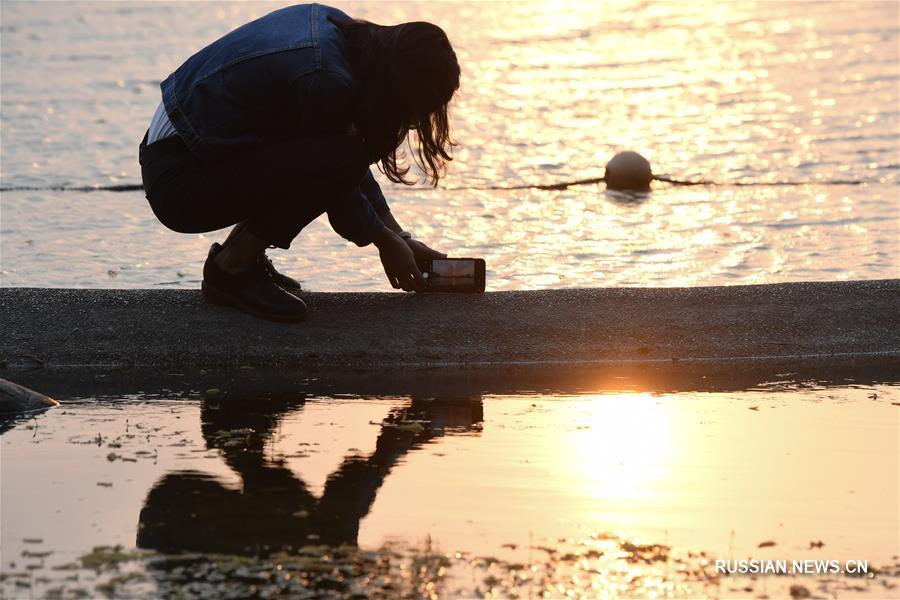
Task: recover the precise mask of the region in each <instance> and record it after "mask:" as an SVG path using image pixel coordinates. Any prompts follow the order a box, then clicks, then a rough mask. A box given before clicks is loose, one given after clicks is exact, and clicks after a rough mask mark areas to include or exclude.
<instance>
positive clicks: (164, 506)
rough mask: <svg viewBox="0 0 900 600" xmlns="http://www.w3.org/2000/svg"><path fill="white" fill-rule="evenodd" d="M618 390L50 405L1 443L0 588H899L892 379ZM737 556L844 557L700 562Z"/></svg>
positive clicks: (198, 389)
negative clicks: (769, 567)
mask: <svg viewBox="0 0 900 600" xmlns="http://www.w3.org/2000/svg"><path fill="white" fill-rule="evenodd" d="M621 383H622V385H621V387H620V390H628V391H620V390H610V389H609V386H606V388H605V389H599V388H598V389H597V390H595V391H590V390H584V389H582V390H580V391H578V393H561V392H559V391H557V392H555V393H551V392H547V391H544V392H541V393H518V392H517V393H487V392H484V391H481V392H470V393H461V394H456V395H454V397H452V398H451V397H435V396H434V395H433V394H434V393H436V391H433V392H431V393H429V392H427V391H423V390H427V387H428V386H427V385H419V386H417V387H416V391H415V392H414V393H412V394H399V393H390V394H385V393H379V394H368V393H364V394H347V393H338V392H333V393H329V394H322V393H315V390H313V389H312V388H310V386H306V387H305V388H304V387H303V386H299V387H297V388H295V389H291V390H288V391H286V392H278V393H271V392H269V393H259V392H256V393H252V392H250V391H246V390H242V391H240V392H239V393H238V392H235V391H233V390H232V389H230V387H229V386H228V384H227V382H226V383H224V384H221V385H222V387H221V388H215V389H214V388H211V387H205V386H206V385H207V384H202V382H201V383H200V384H198V383H194V384H192V385H191V386H187V388H183V389H185V390H186V391H180V392H179V391H171V392H153V393H143V394H125V393H122V394H118V395H105V396H93V397H78V398H74V397H73V398H61V399H62V401H63V403H62V405H61V406H60V407H58V408H56V409H54V410H50V411H47V412H45V413H41V414H38V415H34V416H32V417H31V418H28V419H26V420H20V421H18V422H16V423H14V424H12V426H11V428H10V429H9V430H7V431H6V432H5V433H3V434H2V438H0V443H2V525H3V528H2V529H3V530H2V557H0V560H2V563H0V573H2V575H0V590H2V591H3V597H10V598H13V597H49V596H54V595H55V596H60V597H77V596H79V595H82V596H90V597H95V596H98V595H101V596H102V595H105V596H116V597H121V596H128V597H156V596H159V595H166V596H168V595H176V596H183V597H246V596H247V595H254V594H256V595H259V596H263V597H267V596H272V595H277V594H280V593H281V594H285V593H286V594H294V595H298V596H302V595H303V594H310V595H316V594H318V595H329V594H332V595H335V596H350V595H353V594H357V595H358V596H359V597H363V596H372V597H385V598H387V597H399V596H410V597H438V596H442V597H446V596H466V597H469V596H475V595H477V596H485V595H488V596H494V597H541V596H544V597H561V596H566V595H569V596H576V597H577V596H582V597H603V596H606V597H617V596H620V597H691V596H695V597H729V598H730V597H748V598H762V597H786V596H790V597H795V598H803V597H828V598H831V597H841V598H845V597H855V596H860V597H867V598H894V597H898V596H900V591H898V590H900V588H898V587H897V585H898V581H900V580H898V574H900V563H898V556H897V555H898V545H900V533H898V532H900V516H898V510H897V507H898V506H900V486H898V481H900V453H898V442H900V386H898V385H897V384H896V383H891V382H888V383H884V382H875V383H859V382H858V381H857V382H847V383H843V384H841V385H829V386H824V385H821V384H820V383H818V382H815V381H805V382H804V383H802V384H798V383H797V382H792V381H789V380H783V381H780V382H779V383H770V384H767V385H763V386H755V387H754V389H751V390H746V391H652V390H646V391H643V390H641V389H638V388H640V386H632V385H630V384H629V382H628V381H627V380H623V381H621ZM98 385H99V384H98ZM179 385H183V384H177V385H176V384H173V385H172V388H173V390H178V389H182V388H180V387H179ZM319 387H320V389H321V386H319ZM476 387H478V386H476ZM481 387H483V386H481ZM437 389H445V388H444V387H443V386H438V387H436V388H435V390H437ZM742 559H754V560H759V561H779V560H785V561H787V563H788V566H789V567H790V566H791V565H792V561H801V560H807V559H810V560H817V561H835V563H836V564H837V565H838V570H839V571H840V572H838V573H834V572H824V573H819V574H797V573H789V574H786V575H769V574H764V575H753V576H751V575H750V574H743V575H740V574H738V575H725V574H721V573H717V572H716V568H715V565H716V562H715V561H716V560H729V561H738V560H742ZM848 561H867V567H868V568H867V569H866V572H864V573H860V574H851V573H849V572H848V569H849V570H852V568H853V565H854V564H855V563H853V562H849V563H848ZM729 564H737V563H729ZM758 564H775V565H777V564H778V563H764V562H762V563H758ZM823 564H824V563H823ZM825 570H826V571H827V569H825Z"/></svg>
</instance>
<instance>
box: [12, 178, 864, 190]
mask: <svg viewBox="0 0 900 600" xmlns="http://www.w3.org/2000/svg"><path fill="white" fill-rule="evenodd" d="M605 180H606V179H605V178H604V177H592V178H590V179H576V180H575V181H563V182H560V183H550V184H538V183H530V184H523V185H512V186H470V187H455V188H438V189H440V190H442V191H451V192H453V191H466V190H550V191H553V190H565V189H568V188H570V187H574V186H579V185H592V184H597V183H603V182H604V181H605ZM653 180H654V181H660V182H663V183H669V184H671V185H681V186H687V185H715V186H721V187H729V186H738V187H748V186H758V187H765V186H801V185H865V184H867V183H880V182H879V181H876V180H865V179H823V180H814V181H730V182H720V181H710V180H706V179H701V180H695V181H685V180H681V179H675V178H673V177H668V176H666V175H654V176H653ZM143 189H144V186H143V185H141V184H139V183H128V184H122V185H79V186H66V185H51V186H28V185H25V186H3V187H0V192H37V191H46V192H139V191H142V190H143ZM418 189H423V190H428V189H434V188H418Z"/></svg>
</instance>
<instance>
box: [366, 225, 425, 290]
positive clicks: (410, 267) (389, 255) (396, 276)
mask: <svg viewBox="0 0 900 600" xmlns="http://www.w3.org/2000/svg"><path fill="white" fill-rule="evenodd" d="M375 245H376V246H377V247H378V254H379V256H380V257H381V266H382V267H384V274H385V275H387V278H388V281H390V282H391V286H393V287H394V288H395V289H401V288H402V289H403V290H405V291H407V292H412V291H416V292H423V291H425V278H424V277H422V272H421V271H420V270H419V267H418V266H417V265H416V259H417V256H416V254H415V252H414V251H413V249H412V248H411V247H410V245H409V244H407V242H405V241H404V240H403V239H402V238H401V237H400V236H398V235H397V234H396V233H394V232H393V231H391V230H390V229H388V228H387V227H385V228H384V229H383V230H382V231H381V233H380V234H379V235H378V237H376V238H375ZM420 245H421V246H422V248H424V249H425V250H427V251H428V252H434V250H431V249H430V248H428V246H426V245H425V244H420ZM420 252H422V250H420Z"/></svg>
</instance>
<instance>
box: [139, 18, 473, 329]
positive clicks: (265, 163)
mask: <svg viewBox="0 0 900 600" xmlns="http://www.w3.org/2000/svg"><path fill="white" fill-rule="evenodd" d="M459 74H460V71H459V65H458V63H457V60H456V54H455V53H454V52H453V49H452V47H451V46H450V42H449V41H448V40H447V36H446V35H445V34H444V32H443V31H442V30H441V29H440V28H438V27H436V26H435V25H432V24H429V23H422V22H416V23H404V24H401V25H396V26H390V27H384V26H380V25H375V24H372V23H367V22H363V21H354V20H351V19H350V18H349V17H348V16H347V15H345V14H344V13H342V12H341V11H339V10H336V9H333V8H329V7H326V6H321V5H298V6H292V7H288V8H284V9H281V10H278V11H275V12H273V13H271V14H269V15H266V16H264V17H262V18H260V19H258V20H256V21H253V22H251V23H248V24H246V25H244V26H243V27H240V28H238V29H236V30H234V31H232V32H231V33H229V34H227V35H225V36H224V37H222V38H221V39H219V40H217V41H215V42H213V43H212V44H211V45H209V46H207V47H206V48H204V49H203V50H201V51H199V52H198V53H197V54H195V55H194V56H192V57H191V58H189V59H188V60H187V61H186V62H185V63H184V64H183V65H181V67H179V68H178V69H177V70H176V71H175V72H174V73H173V74H172V75H170V76H169V77H168V78H167V79H166V80H165V81H163V82H162V84H161V88H162V103H161V104H160V105H159V107H158V108H157V111H156V114H155V115H154V117H153V120H152V122H151V124H150V128H149V130H148V132H147V135H146V136H145V138H144V141H143V142H142V143H141V165H142V175H143V181H144V188H145V191H146V194H147V199H148V200H149V202H150V205H151V207H152V208H153V211H154V213H155V214H156V216H157V217H158V218H159V220H160V221H162V223H163V224H164V225H166V226H167V227H169V228H170V229H173V230H175V231H179V232H185V233H196V232H204V231H212V230H215V229H220V228H223V227H227V226H230V225H235V227H234V229H233V230H232V231H231V234H230V235H229V236H228V238H227V239H226V240H225V242H224V244H222V245H219V244H213V246H212V248H211V249H210V254H209V257H208V259H207V261H206V264H205V266H204V269H203V291H204V297H206V298H207V299H208V300H211V301H213V302H217V303H222V304H227V305H231V306H234V307H236V308H239V309H241V310H243V311H245V312H248V313H250V314H253V315H256V316H259V317H262V318H267V319H273V320H281V321H294V320H299V319H302V318H303V316H304V314H305V312H306V308H305V305H304V304H303V302H302V301H301V300H300V299H299V298H297V297H296V296H294V295H292V294H291V293H289V292H290V291H294V292H296V291H298V289H299V284H298V283H297V282H296V280H294V279H291V278H290V277H287V276H285V275H283V274H281V273H278V272H277V271H275V269H274V267H273V266H272V264H271V262H269V261H268V259H267V258H266V257H265V254H264V252H265V249H266V248H267V247H268V246H273V247H280V248H288V247H289V246H290V244H291V241H292V240H293V239H294V237H296V236H297V234H298V233H299V232H300V231H301V230H302V229H303V228H304V227H305V226H306V225H307V224H309V223H310V222H311V221H312V220H314V219H315V218H316V217H318V216H319V215H321V214H322V213H323V212H325V213H327V214H328V218H329V221H330V222H331V225H332V227H333V228H334V230H335V231H336V232H337V233H339V234H340V235H341V236H343V237H345V238H346V239H348V240H350V241H352V242H355V243H356V244H357V245H359V246H365V245H368V244H369V243H374V244H375V245H376V247H377V248H378V251H379V254H380V257H381V262H382V265H383V267H384V271H385V274H386V275H387V277H388V280H389V281H390V282H391V285H393V286H394V287H395V288H403V289H404V290H407V291H410V290H422V289H424V279H423V278H422V274H421V273H420V271H419V268H418V266H417V262H418V263H420V264H421V262H422V261H424V260H425V259H429V258H435V257H440V256H443V255H442V254H440V253H439V252H435V251H434V250H431V249H430V248H428V247H427V246H426V245H424V244H422V243H420V242H418V241H416V240H414V239H412V237H411V235H409V234H408V233H406V232H404V231H403V230H402V228H401V227H400V225H399V224H398V223H397V221H396V220H395V219H394V217H393V215H392V214H391V212H390V209H389V208H388V205H387V202H386V201H385V199H384V196H383V194H382V192H381V190H380V189H379V186H378V184H377V183H376V182H375V179H374V178H373V177H372V173H371V171H370V170H369V165H371V164H372V163H378V164H379V167H380V168H381V170H382V171H383V172H384V173H385V175H386V176H387V177H388V179H390V180H391V181H395V182H407V181H406V178H405V176H406V174H407V172H408V167H405V166H404V164H403V162H404V161H403V155H402V148H400V146H401V145H402V144H403V142H404V140H406V139H407V136H408V134H409V132H410V131H411V130H415V132H416V135H415V139H416V140H417V147H416V152H415V158H416V161H417V163H418V164H419V165H420V166H421V167H422V169H423V170H424V172H425V174H426V176H427V177H428V178H429V179H430V180H431V181H432V182H433V183H435V184H436V183H437V180H438V179H439V178H440V176H441V174H442V172H443V167H444V165H445V162H446V161H448V160H450V155H449V150H450V147H451V146H452V142H451V140H450V135H449V123H448V117H447V104H448V103H449V101H450V99H451V98H452V96H453V94H454V92H455V91H456V89H457V88H458V87H459Z"/></svg>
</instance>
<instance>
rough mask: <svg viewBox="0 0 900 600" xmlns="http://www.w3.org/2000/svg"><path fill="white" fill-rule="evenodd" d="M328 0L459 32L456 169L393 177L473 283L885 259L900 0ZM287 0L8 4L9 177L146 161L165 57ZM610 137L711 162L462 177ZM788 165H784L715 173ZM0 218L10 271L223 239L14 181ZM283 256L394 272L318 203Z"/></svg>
mask: <svg viewBox="0 0 900 600" xmlns="http://www.w3.org/2000/svg"><path fill="white" fill-rule="evenodd" d="M338 5H339V6H341V7H342V8H344V9H345V10H346V11H347V12H348V13H350V14H351V15H354V16H359V17H363V18H368V19H370V20H373V21H376V22H382V23H394V22H400V21H406V20H428V21H433V22H435V23H438V24H439V25H441V26H442V27H444V29H445V30H446V31H447V32H448V34H449V36H450V39H451V41H452V42H453V44H454V46H455V47H456V49H457V51H458V55H459V58H460V61H461V65H462V69H463V78H462V87H461V89H460V92H459V95H458V97H457V99H456V100H455V102H454V105H453V124H454V126H455V131H456V138H457V139H458V140H459V142H460V143H461V146H460V148H459V149H458V151H457V152H456V160H455V161H454V163H453V164H452V168H451V170H450V173H449V176H448V177H447V178H446V179H445V180H444V183H443V184H442V187H441V188H439V189H437V190H429V189H424V188H422V187H416V188H404V187H402V186H396V185H385V191H386V194H387V196H388V198H389V199H390V200H391V203H392V206H393V209H394V212H395V214H396V215H397V217H398V220H399V221H400V222H401V223H402V224H404V225H405V226H406V227H407V228H408V229H410V230H412V231H413V232H415V233H416V234H417V235H418V236H419V237H420V238H421V239H423V240H425V241H427V242H429V243H431V244H432V245H433V246H434V247H436V248H438V249H441V250H444V251H446V252H449V253H451V254H452V255H463V256H472V255H475V256H483V257H485V259H486V260H487V265H488V288H489V289H495V290H497V289H533V288H546V287H573V286H669V285H688V286H693V285H709V284H745V283H765V282H782V281H801V280H842V279H878V278H893V277H897V276H898V273H900V258H898V256H900V254H898V252H897V239H898V218H900V200H898V195H900V192H898V184H900V109H898V103H900V92H898V90H900V87H898V86H900V34H898V30H900V27H898V22H900V4H898V3H896V2H842V3H838V2H830V3H829V2H825V3H809V2H796V3H792V2H718V1H708V2H696V1H695V2H687V1H685V2H638V1H635V2H630V1H623V2H600V1H597V2H536V1H535V2H520V3H512V2H493V3H488V2H478V3H438V2H428V3H414V2H379V3H338ZM278 6H280V4H269V3H262V2H243V3H221V2H203V3H194V2H190V3H189V2H180V3H177V2H176V3H162V2H127V3H115V2H64V3H62V2H58V3H38V2H11V1H4V2H3V3H2V6H0V11H2V30H0V33H2V35H0V45H2V57H0V59H2V70H0V78H2V79H0V83H2V140H0V142H2V165H0V178H2V187H4V188H12V187H38V188H46V187H51V186H95V185H96V186H108V185H119V184H131V183H140V176H139V169H138V164H137V160H136V151H137V144H138V142H139V141H140V139H141V137H142V135H143V133H144V131H145V129H146V128H147V126H148V124H149V120H150V117H151V115H152V113H153V110H154V109H155V107H156V105H157V103H158V102H159V88H158V85H159V82H160V80H161V79H163V78H164V77H166V76H167V75H168V74H169V73H170V72H171V71H173V70H174V69H175V68H177V67H178V65H179V64H180V63H181V62H182V61H183V60H184V59H186V58H187V57H188V56H189V55H190V54H191V53H193V52H194V51H196V50H198V49H199V48H201V47H203V46H204V45H206V44H207V43H209V42H211V41H212V40H214V39H216V38H217V37H219V36H221V35H222V34H224V33H226V32H227V31H229V30H230V29H232V28H234V27H236V26H239V25H240V24H242V23H244V22H246V21H249V20H251V19H253V18H254V17H257V16H261V15H262V14H264V13H266V12H268V11H269V10H271V9H274V8H276V7H278ZM625 149H632V150H637V151H639V152H641V153H642V154H644V155H645V156H647V157H648V158H649V159H650V160H651V162H652V163H653V164H654V168H655V171H656V172H657V173H660V174H668V175H670V176H672V177H676V178H679V179H685V180H695V179H707V180H713V181H716V182H719V183H721V184H725V185H706V186H699V187H688V188H685V187H672V186H669V185H666V184H657V185H656V187H655V189H654V191H653V193H652V195H651V196H650V197H648V198H646V199H643V200H642V201H622V199H619V198H616V197H614V196H610V195H608V194H606V193H604V189H603V186H602V185H601V186H596V185H590V186H581V187H573V188H569V189H568V190H563V191H540V190H535V189H532V190H517V191H497V190H494V191H486V190H478V189H474V188H478V187H485V186H514V185H523V184H547V183H557V182H561V181H571V180H576V179H583V178H589V177H599V176H602V174H603V165H604V164H605V163H606V161H607V160H608V159H609V158H610V157H611V156H612V155H613V154H614V153H616V152H618V151H620V150H625ZM382 179H383V178H382ZM841 181H844V182H846V181H856V182H861V183H858V184H853V185H848V184H840V183H834V182H841ZM784 182H793V183H797V184H798V185H790V186H771V185H769V186H767V185H761V186H756V185H754V186H734V185H727V184H735V183H784ZM0 219H2V223H0V233H2V270H0V283H2V284H3V285H7V286H75V287H101V286H102V287H150V286H172V287H188V288H194V287H197V285H198V282H199V278H200V269H201V265H202V261H203V259H204V258H205V255H206V251H207V248H208V246H209V244H210V243H211V241H213V240H219V239H221V238H222V234H221V233H213V234H207V235H181V234H176V233H172V232H170V231H167V230H165V229H164V228H163V227H162V226H161V225H160V224H159V223H158V222H156V220H155V219H154V217H153V215H152V213H151V212H150V210H149V207H148V206H147V204H146V201H145V200H144V198H143V194H142V193H141V192H130V193H109V192H88V193H80V192H59V191H52V190H47V189H41V190H31V191H4V192H3V193H2V214H0ZM274 259H275V261H276V264H277V265H279V266H280V267H282V268H284V269H285V270H286V271H287V272H289V273H291V274H293V275H295V276H297V277H299V278H300V279H302V280H304V281H305V282H306V283H307V285H308V287H309V288H311V289H316V290H384V289H389V288H387V286H386V282H385V281H384V276H383V274H382V273H381V271H380V265H379V263H378V260H377V253H376V252H374V251H373V249H371V248H368V249H363V250H360V249H357V248H355V247H354V246H351V245H350V244H348V243H346V242H344V241H343V240H341V239H340V238H338V237H337V236H336V235H335V234H333V233H332V232H331V230H330V229H329V228H328V225H327V223H326V222H324V220H320V221H318V222H316V223H314V224H313V225H312V226H311V227H309V228H308V230H307V231H305V232H303V233H302V234H301V236H300V238H299V239H298V240H297V241H296V242H295V244H294V246H293V248H292V250H291V251H289V252H278V253H276V254H275V256H274Z"/></svg>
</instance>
